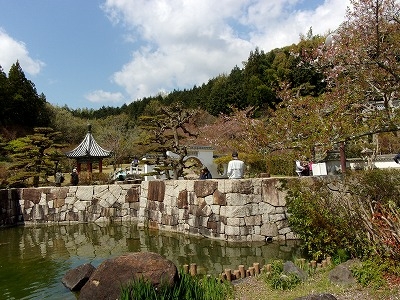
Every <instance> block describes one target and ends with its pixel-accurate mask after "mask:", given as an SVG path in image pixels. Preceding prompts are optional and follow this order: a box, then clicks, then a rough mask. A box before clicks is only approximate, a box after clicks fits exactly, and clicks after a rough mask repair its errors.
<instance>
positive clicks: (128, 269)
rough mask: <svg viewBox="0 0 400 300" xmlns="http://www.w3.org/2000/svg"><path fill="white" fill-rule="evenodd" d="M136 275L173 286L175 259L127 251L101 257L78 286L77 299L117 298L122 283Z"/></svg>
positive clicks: (125, 283)
mask: <svg viewBox="0 0 400 300" xmlns="http://www.w3.org/2000/svg"><path fill="white" fill-rule="evenodd" d="M139 278H143V279H145V280H148V281H149V282H151V283H152V285H153V286H154V287H158V286H160V284H168V285H170V286H173V285H174V284H175V283H176V282H177V281H178V279H179V275H178V270H177V268H176V266H175V265H174V263H173V262H171V261H170V260H168V259H165V258H164V257H162V256H161V255H159V254H157V253H152V252H139V253H129V254H126V255H121V256H118V257H116V258H113V259H108V260H106V261H104V262H103V263H102V264H101V265H100V266H99V267H98V268H97V269H96V270H95V271H94V272H93V274H92V276H90V278H89V281H88V282H87V283H86V284H85V285H84V286H83V288H82V289H81V291H80V293H79V300H92V299H96V300H102V299H104V300H106V299H110V300H115V299H118V298H119V296H120V293H121V286H125V285H127V284H129V283H130V282H132V280H133V279H139Z"/></svg>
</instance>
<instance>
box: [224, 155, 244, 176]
mask: <svg viewBox="0 0 400 300" xmlns="http://www.w3.org/2000/svg"><path fill="white" fill-rule="evenodd" d="M243 174H244V162H243V161H241V160H240V159H239V155H238V153H237V152H236V151H235V152H233V153H232V160H231V161H230V162H229V163H228V171H227V175H228V177H229V179H241V178H243Z"/></svg>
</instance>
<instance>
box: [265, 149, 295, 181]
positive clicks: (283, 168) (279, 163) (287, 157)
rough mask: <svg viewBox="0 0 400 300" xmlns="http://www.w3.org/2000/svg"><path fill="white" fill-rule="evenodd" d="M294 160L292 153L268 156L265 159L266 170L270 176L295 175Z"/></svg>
mask: <svg viewBox="0 0 400 300" xmlns="http://www.w3.org/2000/svg"><path fill="white" fill-rule="evenodd" d="M295 160H296V158H295V155H294V154H293V153H292V152H287V153H284V152H280V153H278V154H273V155H270V156H268V158H267V170H268V172H269V173H270V174H271V175H282V176H293V175H296V173H295Z"/></svg>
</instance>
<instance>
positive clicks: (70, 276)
mask: <svg viewBox="0 0 400 300" xmlns="http://www.w3.org/2000/svg"><path fill="white" fill-rule="evenodd" d="M95 270H96V268H95V267H93V266H92V265H91V264H83V265H80V266H78V267H76V268H75V269H72V270H69V271H68V272H67V274H65V276H64V277H63V278H62V280H61V282H62V283H63V284H64V285H65V286H66V287H67V288H69V289H70V290H71V291H79V290H80V289H81V288H82V287H83V286H84V285H85V283H86V282H87V281H88V280H89V278H90V276H91V275H92V274H93V272H94V271H95Z"/></svg>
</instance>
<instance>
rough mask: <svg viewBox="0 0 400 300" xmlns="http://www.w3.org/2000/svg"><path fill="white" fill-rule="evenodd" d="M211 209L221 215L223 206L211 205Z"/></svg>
mask: <svg viewBox="0 0 400 300" xmlns="http://www.w3.org/2000/svg"><path fill="white" fill-rule="evenodd" d="M210 207H211V211H212V213H213V214H216V215H219V213H220V209H221V206H219V205H210Z"/></svg>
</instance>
